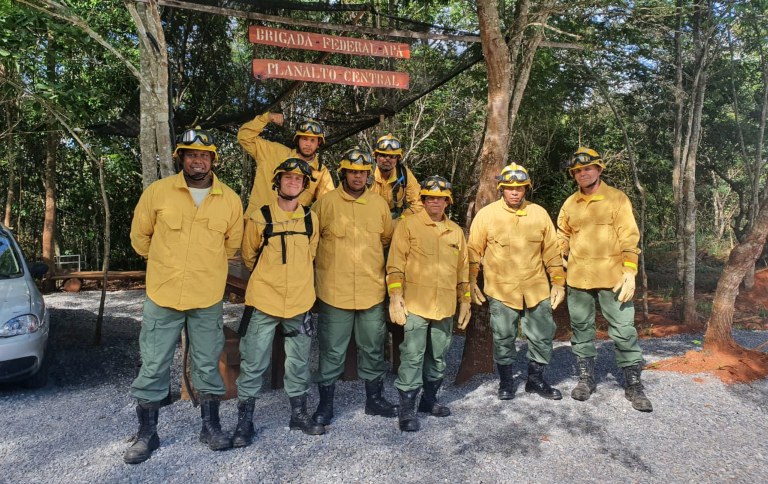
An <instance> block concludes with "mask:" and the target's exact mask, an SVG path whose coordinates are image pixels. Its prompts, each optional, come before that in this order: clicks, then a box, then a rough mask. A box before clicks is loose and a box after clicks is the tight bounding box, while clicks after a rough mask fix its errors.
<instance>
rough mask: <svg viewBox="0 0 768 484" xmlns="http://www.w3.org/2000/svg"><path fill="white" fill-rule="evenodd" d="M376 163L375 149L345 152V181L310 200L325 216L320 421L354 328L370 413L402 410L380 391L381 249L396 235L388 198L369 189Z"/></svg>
mask: <svg viewBox="0 0 768 484" xmlns="http://www.w3.org/2000/svg"><path fill="white" fill-rule="evenodd" d="M372 167H373V160H372V159H371V155H370V153H368V152H367V151H363V150H360V149H359V148H353V149H351V150H348V151H347V152H345V153H344V156H343V157H342V160H341V163H340V166H339V178H340V179H341V185H340V186H339V187H338V188H337V189H336V190H334V191H332V192H330V193H328V194H326V195H324V196H322V197H321V198H320V199H319V200H318V201H317V202H315V204H314V205H313V206H312V210H313V211H314V212H315V213H316V214H317V218H318V219H319V221H320V225H319V231H320V244H319V246H318V248H317V260H316V263H315V282H316V287H317V298H318V302H317V307H318V343H319V349H320V365H319V369H318V373H317V376H316V381H317V386H318V391H319V393H320V403H319V404H318V406H317V411H315V413H314V414H313V415H312V418H313V419H314V421H315V422H317V423H320V424H323V425H328V424H329V423H330V422H331V420H332V419H333V398H334V389H335V383H336V380H338V378H339V377H340V376H341V374H342V372H343V369H344V359H345V357H346V353H347V347H348V345H349V340H350V337H351V335H352V330H353V328H354V333H355V343H356V345H357V352H358V354H357V361H358V364H357V372H358V375H359V377H360V379H362V380H363V381H364V382H365V395H366V398H365V413H366V415H379V416H382V417H395V416H396V415H397V408H396V407H393V406H392V405H391V404H390V403H389V402H388V401H387V400H386V399H385V398H384V396H383V395H382V390H383V387H384V375H385V374H386V372H387V363H386V362H385V361H384V342H385V339H386V337H387V331H386V326H385V324H384V310H383V304H382V303H383V301H384V292H385V289H384V251H385V249H386V247H387V246H388V245H389V242H390V240H391V239H392V218H391V217H390V215H389V207H388V206H387V202H385V201H384V199H383V198H381V197H380V196H379V195H376V194H375V193H373V192H371V191H370V190H369V189H368V188H367V181H368V177H369V176H370V174H371V168H372Z"/></svg>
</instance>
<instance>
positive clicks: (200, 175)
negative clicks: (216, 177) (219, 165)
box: [184, 170, 211, 181]
mask: <svg viewBox="0 0 768 484" xmlns="http://www.w3.org/2000/svg"><path fill="white" fill-rule="evenodd" d="M210 172H211V171H210V170H208V171H206V172H205V173H195V174H193V175H190V174H189V173H187V172H186V170H185V171H184V176H185V177H187V178H189V179H190V180H194V181H202V180H205V177H207V176H208V174H209V173H210Z"/></svg>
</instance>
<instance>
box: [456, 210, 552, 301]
mask: <svg viewBox="0 0 768 484" xmlns="http://www.w3.org/2000/svg"><path fill="white" fill-rule="evenodd" d="M467 246H468V248H469V264H470V267H469V272H470V280H471V281H476V280H477V274H478V271H479V270H480V264H482V266H483V278H484V283H485V284H484V286H483V291H484V292H485V293H486V294H487V295H489V296H491V297H492V298H494V299H496V300H498V301H501V302H502V303H504V305H506V306H509V307H511V308H513V309H523V308H524V307H529V308H532V307H534V306H536V305H537V304H539V303H540V302H541V301H543V300H544V299H547V298H548V297H549V293H550V291H549V288H550V282H549V280H548V279H547V273H549V277H550V279H551V280H552V284H557V285H560V286H562V285H564V284H565V273H564V272H563V260H562V258H561V257H560V249H559V247H558V245H557V235H556V232H555V226H554V225H553V224H552V219H550V218H549V214H548V213H547V211H546V210H544V209H543V208H542V207H541V206H540V205H536V204H535V203H531V202H528V201H525V202H524V203H523V205H522V206H521V207H520V209H519V210H513V209H511V208H509V207H508V206H507V204H506V203H505V202H504V200H503V199H502V200H497V201H495V202H493V203H491V204H490V205H488V206H486V207H483V208H482V209H480V211H479V212H477V215H476V216H475V219H474V220H473V221H472V227H470V229H469V241H468V242H467ZM545 270H546V273H545Z"/></svg>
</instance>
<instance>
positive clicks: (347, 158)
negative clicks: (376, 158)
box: [338, 146, 373, 174]
mask: <svg viewBox="0 0 768 484" xmlns="http://www.w3.org/2000/svg"><path fill="white" fill-rule="evenodd" d="M342 170H355V171H372V170H373V158H372V157H371V154H370V153H368V152H367V151H365V150H363V149H361V148H359V147H357V146H355V147H354V148H352V149H351V150H347V151H345V152H344V155H343V156H342V157H341V162H340V163H339V169H338V172H339V174H341V172H342Z"/></svg>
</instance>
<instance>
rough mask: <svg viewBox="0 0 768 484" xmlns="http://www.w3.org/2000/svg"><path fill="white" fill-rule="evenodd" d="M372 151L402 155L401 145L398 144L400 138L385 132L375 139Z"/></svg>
mask: <svg viewBox="0 0 768 484" xmlns="http://www.w3.org/2000/svg"><path fill="white" fill-rule="evenodd" d="M373 153H374V154H376V153H381V154H382V155H397V156H403V146H402V145H401V144H400V140H399V139H397V138H395V137H394V136H392V133H389V134H385V135H384V136H382V137H381V138H379V140H378V141H376V149H374V150H373Z"/></svg>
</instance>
